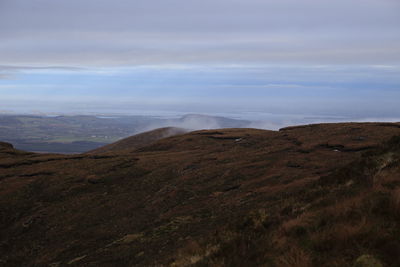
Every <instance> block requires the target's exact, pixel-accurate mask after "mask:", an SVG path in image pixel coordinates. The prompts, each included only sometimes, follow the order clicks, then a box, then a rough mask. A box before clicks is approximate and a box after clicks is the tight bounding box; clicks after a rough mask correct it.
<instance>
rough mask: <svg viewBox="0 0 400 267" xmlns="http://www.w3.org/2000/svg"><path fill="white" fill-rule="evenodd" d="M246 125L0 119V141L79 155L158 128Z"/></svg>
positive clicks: (196, 119) (199, 120) (235, 123)
mask: <svg viewBox="0 0 400 267" xmlns="http://www.w3.org/2000/svg"><path fill="white" fill-rule="evenodd" d="M248 124H249V122H248V121H242V120H234V119H228V118H223V117H211V116H203V115H186V116H183V117H182V118H177V119H161V118H157V117H152V116H121V117H97V116H83V115H80V116H52V117H49V116H34V115H0V141H4V142H9V143H12V144H13V145H14V147H16V148H17V149H21V150H26V151H34V152H52V153H82V152H86V151H89V150H93V149H96V148H98V147H100V146H103V145H106V144H109V143H113V142H115V141H118V140H120V139H122V138H125V137H128V136H131V135H135V134H138V133H140V132H143V131H146V130H151V129H155V128H160V127H167V126H177V127H182V128H188V129H203V128H205V129H207V128H237V127H245V126H246V125H248Z"/></svg>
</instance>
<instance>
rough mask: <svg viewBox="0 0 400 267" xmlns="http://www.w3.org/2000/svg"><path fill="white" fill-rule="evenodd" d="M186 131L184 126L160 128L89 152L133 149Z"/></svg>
mask: <svg viewBox="0 0 400 267" xmlns="http://www.w3.org/2000/svg"><path fill="white" fill-rule="evenodd" d="M186 132H188V130H186V129H182V128H175V127H166V128H160V129H156V130H152V131H148V132H144V133H140V134H137V135H134V136H131V137H128V138H125V139H122V140H120V141H117V142H115V143H112V144H109V145H106V146H103V147H100V148H97V149H94V150H92V151H89V153H103V152H112V151H114V152H118V151H124V150H131V151H132V150H135V149H138V148H141V147H144V146H146V145H150V144H152V143H154V142H155V141H158V140H160V139H163V138H166V137H170V136H174V135H179V134H184V133H186Z"/></svg>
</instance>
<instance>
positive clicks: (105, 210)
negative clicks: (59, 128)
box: [0, 123, 400, 266]
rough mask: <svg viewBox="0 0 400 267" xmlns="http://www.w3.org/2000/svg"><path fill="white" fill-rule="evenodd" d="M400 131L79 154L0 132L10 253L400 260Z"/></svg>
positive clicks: (313, 133)
mask: <svg viewBox="0 0 400 267" xmlns="http://www.w3.org/2000/svg"><path fill="white" fill-rule="evenodd" d="M399 136H400V124H399V123H397V124H396V123H341V124H318V125H306V126H298V127H289V128H284V129H281V130H280V131H265V130H257V129H220V130H207V131H195V132H190V133H186V134H183V135H177V136H171V137H168V138H164V139H161V140H159V141H156V142H153V143H150V144H146V145H145V146H142V147H140V148H137V146H136V143H135V142H133V146H132V147H130V142H128V141H129V139H127V140H125V141H120V143H119V144H121V143H122V144H123V145H121V146H120V145H117V144H116V145H115V147H113V148H112V149H107V152H106V153H101V152H99V153H95V154H91V153H88V154H79V155H54V154H35V153H28V152H24V151H18V150H15V149H14V148H12V146H10V145H9V144H6V143H0V215H1V216H0V218H1V221H0V225H1V226H0V236H1V237H2V238H1V243H0V265H1V264H2V265H4V266H155V265H158V266H160V265H161V266H353V265H354V264H355V263H356V262H357V264H358V265H357V266H367V265H363V263H362V262H369V263H371V262H374V261H375V262H378V261H379V262H380V263H382V264H383V266H399V264H400V261H399V259H398V255H400V232H399V230H398V229H400V176H399V173H400V138H399ZM374 266H380V265H379V264H378V263H377V265H374Z"/></svg>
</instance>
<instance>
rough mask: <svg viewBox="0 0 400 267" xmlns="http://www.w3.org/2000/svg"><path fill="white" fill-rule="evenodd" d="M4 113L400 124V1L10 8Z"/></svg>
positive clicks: (2, 0)
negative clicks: (187, 115) (200, 115)
mask: <svg viewBox="0 0 400 267" xmlns="http://www.w3.org/2000/svg"><path fill="white" fill-rule="evenodd" d="M0 112H24V113H39V112H42V113H85V114H86V113H101V114H136V115H141V114H153V115H163V114H178V113H182V114H184V113H204V114H218V115H221V114H224V115H227V116H231V117H241V118H252V119H260V120H262V119H268V118H270V117H271V116H278V115H279V116H283V117H285V116H286V117H287V118H289V117H290V116H291V117H296V116H297V117H298V116H302V117H304V118H306V117H307V118H309V117H316V118H323V119H325V120H328V119H332V118H333V119H335V118H336V119H337V118H340V119H342V120H399V121H400V119H399V118H400V1H398V0H335V1H332V0H202V1H194V0H135V1H132V0H113V1H110V0H84V1H83V0H59V1H54V0H0Z"/></svg>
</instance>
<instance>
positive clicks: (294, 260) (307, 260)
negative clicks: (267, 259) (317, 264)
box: [276, 246, 313, 267]
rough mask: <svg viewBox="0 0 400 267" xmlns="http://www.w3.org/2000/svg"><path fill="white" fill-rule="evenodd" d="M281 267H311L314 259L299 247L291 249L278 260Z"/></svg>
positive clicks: (277, 262)
mask: <svg viewBox="0 0 400 267" xmlns="http://www.w3.org/2000/svg"><path fill="white" fill-rule="evenodd" d="M276 265H277V266H279V267H294V266H296V267H310V266H313V265H312V259H311V256H310V254H309V253H307V252H306V251H305V250H304V249H301V248H299V247H297V246H292V247H290V249H289V250H287V251H286V252H285V253H284V254H283V255H282V256H280V257H278V259H277V260H276Z"/></svg>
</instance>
